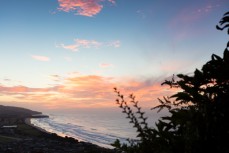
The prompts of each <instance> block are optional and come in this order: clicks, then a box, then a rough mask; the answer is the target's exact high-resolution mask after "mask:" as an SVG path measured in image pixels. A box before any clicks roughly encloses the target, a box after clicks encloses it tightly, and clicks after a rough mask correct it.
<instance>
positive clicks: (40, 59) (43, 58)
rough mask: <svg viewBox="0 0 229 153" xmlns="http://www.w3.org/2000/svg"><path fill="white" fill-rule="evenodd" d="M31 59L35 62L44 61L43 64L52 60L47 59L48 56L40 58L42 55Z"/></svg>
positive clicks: (33, 56)
mask: <svg viewBox="0 0 229 153" xmlns="http://www.w3.org/2000/svg"><path fill="white" fill-rule="evenodd" d="M31 57H32V58H33V59H35V60H38V61H43V62H48V61H50V58H49V57H46V56H40V55H31Z"/></svg>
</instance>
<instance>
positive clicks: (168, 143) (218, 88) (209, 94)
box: [113, 12, 229, 153]
mask: <svg viewBox="0 0 229 153" xmlns="http://www.w3.org/2000/svg"><path fill="white" fill-rule="evenodd" d="M216 28H217V29H219V30H224V29H228V34H229V12H227V13H225V14H224V17H223V18H222V19H221V21H220V22H219V25H217V26H216ZM228 47H229V42H228V44H227V46H226V49H225V50H224V54H223V57H220V56H217V55H215V54H213V55H212V56H211V60H210V61H208V62H207V63H206V64H204V65H203V67H202V69H201V70H198V69H196V70H195V71H194V74H193V76H188V75H184V74H178V75H177V77H178V81H175V80H174V79H172V80H171V81H168V80H166V81H165V82H163V83H162V85H169V86H170V87H171V88H174V87H175V88H180V89H181V91H180V92H177V93H176V94H174V95H172V96H170V97H164V98H163V99H159V102H160V105H158V106H156V107H154V108H152V109H158V111H160V110H162V109H164V108H167V109H168V110H169V112H170V114H171V115H170V116H165V117H161V119H160V120H158V122H157V123H156V126H155V128H152V127H149V126H148V124H147V122H146V119H147V118H146V117H145V116H144V112H143V111H142V110H141V107H140V106H139V105H138V101H136V100H135V97H134V96H133V95H130V99H131V101H130V102H131V104H133V109H132V108H131V107H130V106H129V105H128V103H127V102H126V101H125V99H124V96H123V95H122V94H120V92H119V91H118V90H117V89H116V88H115V92H116V93H117V95H118V99H117V100H116V102H117V104H118V105H119V106H120V108H121V109H122V110H123V113H125V114H126V115H127V118H128V119H129V120H130V123H132V124H133V125H134V127H135V128H136V129H137V133H138V138H139V141H133V140H132V141H131V143H130V145H129V146H128V145H126V144H120V143H119V141H116V142H115V143H114V144H113V145H114V146H115V147H116V148H117V149H119V150H120V151H125V152H128V153H201V152H214V153H228V152H229V146H228V145H229V50H228ZM135 109H136V111H134V110H135Z"/></svg>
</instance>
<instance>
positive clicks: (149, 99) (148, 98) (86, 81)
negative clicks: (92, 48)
mask: <svg viewBox="0 0 229 153" xmlns="http://www.w3.org/2000/svg"><path fill="white" fill-rule="evenodd" d="M59 78H62V77H61V76H58V75H53V76H52V79H53V80H56V79H59ZM114 87H118V89H120V90H121V91H122V92H123V93H124V94H125V95H126V96H128V95H129V94H130V93H134V94H135V95H136V97H137V99H138V100H139V101H141V102H142V103H141V105H143V106H147V107H153V106H154V105H155V104H156V103H157V98H158V97H161V96H162V95H171V94H172V93H173V92H174V90H171V89H170V88H169V87H161V86H160V83H159V82H154V83H153V82H152V81H149V80H143V81H139V80H136V79H130V78H129V79H127V78H126V79H117V78H113V77H103V76H99V75H80V74H79V75H74V76H69V77H66V78H64V79H63V81H62V84H61V85H54V86H52V87H46V88H30V87H26V86H11V87H9V86H4V85H0V93H1V94H0V99H1V100H4V101H5V102H11V101H15V102H18V103H20V102H28V103H30V105H36V104H37V103H38V102H40V103H41V104H40V107H41V109H42V108H43V109H44V108H46V107H47V109H63V108H65V109H68V108H85V107H88V108H101V107H116V106H115V99H116V95H115V94H114V92H113V88H114ZM155 102H156V103H155Z"/></svg>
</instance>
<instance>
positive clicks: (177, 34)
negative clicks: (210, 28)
mask: <svg viewBox="0 0 229 153" xmlns="http://www.w3.org/2000/svg"><path fill="white" fill-rule="evenodd" d="M221 3H223V2H221V1H206V2H205V3H204V4H202V5H201V4H200V5H198V7H190V6H187V7H186V8H184V9H182V10H180V11H179V12H178V13H177V15H175V16H174V18H172V19H171V21H170V22H169V24H168V27H169V29H170V30H171V32H172V33H174V40H175V41H178V42H179V41H182V40H185V39H187V38H190V37H193V36H197V35H200V34H201V33H203V31H204V30H203V29H197V28H195V30H193V27H194V26H195V24H197V23H198V22H199V21H201V20H204V19H205V18H206V17H208V16H209V15H210V13H212V12H213V11H215V10H217V9H220V6H221V5H222V4H221Z"/></svg>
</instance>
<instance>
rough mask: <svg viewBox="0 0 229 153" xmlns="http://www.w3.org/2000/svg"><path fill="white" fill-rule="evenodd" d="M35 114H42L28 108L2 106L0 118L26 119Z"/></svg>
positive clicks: (0, 107) (0, 106)
mask: <svg viewBox="0 0 229 153" xmlns="http://www.w3.org/2000/svg"><path fill="white" fill-rule="evenodd" d="M35 114H41V112H37V111H32V110H29V109H26V108H20V107H13V106H3V105H0V118H25V117H30V116H32V115H35Z"/></svg>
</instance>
